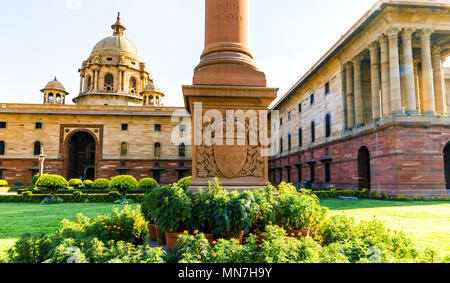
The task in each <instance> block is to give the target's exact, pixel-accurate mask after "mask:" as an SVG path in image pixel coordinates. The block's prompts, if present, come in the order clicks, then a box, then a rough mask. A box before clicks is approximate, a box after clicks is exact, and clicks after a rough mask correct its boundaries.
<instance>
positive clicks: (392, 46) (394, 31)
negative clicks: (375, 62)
mask: <svg viewBox="0 0 450 283" xmlns="http://www.w3.org/2000/svg"><path fill="white" fill-rule="evenodd" d="M399 32H400V30H399V29H398V28H390V29H389V30H388V31H387V35H388V38H389V67H390V68H389V73H390V85H391V88H390V93H391V111H392V114H393V115H402V114H403V111H402V94H401V84H400V61H399V52H398V33H399Z"/></svg>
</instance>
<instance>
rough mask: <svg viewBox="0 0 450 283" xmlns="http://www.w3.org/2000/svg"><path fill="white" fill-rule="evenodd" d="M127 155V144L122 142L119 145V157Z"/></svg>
mask: <svg viewBox="0 0 450 283" xmlns="http://www.w3.org/2000/svg"><path fill="white" fill-rule="evenodd" d="M127 155H128V144H127V143H126V142H123V143H122V144H121V145H120V156H127Z"/></svg>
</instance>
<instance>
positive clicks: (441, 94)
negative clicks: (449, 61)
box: [431, 46, 447, 115]
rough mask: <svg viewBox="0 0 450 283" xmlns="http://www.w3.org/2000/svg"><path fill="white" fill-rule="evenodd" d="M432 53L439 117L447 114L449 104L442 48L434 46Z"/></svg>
mask: <svg viewBox="0 0 450 283" xmlns="http://www.w3.org/2000/svg"><path fill="white" fill-rule="evenodd" d="M431 51H432V53H431V55H432V56H431V57H432V64H433V80H434V99H435V102H436V112H437V115H444V114H445V113H447V102H446V93H445V80H444V68H443V67H442V57H441V48H440V47H439V46H434V47H433V48H432V50H431Z"/></svg>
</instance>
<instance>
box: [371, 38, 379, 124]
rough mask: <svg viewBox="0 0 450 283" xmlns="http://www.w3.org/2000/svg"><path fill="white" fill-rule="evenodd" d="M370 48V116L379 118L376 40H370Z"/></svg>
mask: <svg viewBox="0 0 450 283" xmlns="http://www.w3.org/2000/svg"><path fill="white" fill-rule="evenodd" d="M369 49H370V65H371V70H370V76H371V85H372V117H373V120H374V121H375V120H377V119H380V118H381V113H380V111H381V108H380V84H381V82H380V53H379V48H378V42H372V43H371V44H370V45H369Z"/></svg>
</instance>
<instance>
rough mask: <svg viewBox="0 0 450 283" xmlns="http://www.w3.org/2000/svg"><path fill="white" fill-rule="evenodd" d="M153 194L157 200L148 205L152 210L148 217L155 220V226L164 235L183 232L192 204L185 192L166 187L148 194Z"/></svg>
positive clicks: (189, 218) (190, 215) (189, 216)
mask: <svg viewBox="0 0 450 283" xmlns="http://www.w3.org/2000/svg"><path fill="white" fill-rule="evenodd" d="M153 192H156V195H157V197H158V200H156V202H154V203H153V204H149V205H150V207H151V208H152V210H151V212H150V215H152V217H154V218H155V219H156V225H158V226H160V227H161V229H162V230H163V231H164V232H166V233H177V232H181V231H183V230H185V229H186V228H187V223H188V221H189V220H191V217H192V214H191V207H192V202H191V199H190V198H189V196H188V195H187V194H186V192H185V191H184V190H183V189H181V188H176V187H175V188H169V187H167V186H164V187H161V188H158V189H155V190H153V191H152V192H151V193H150V194H152V193H153ZM152 195H154V194H152Z"/></svg>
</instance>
